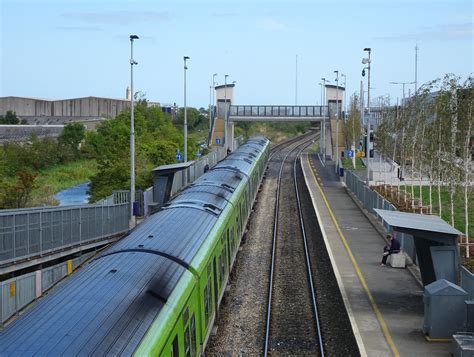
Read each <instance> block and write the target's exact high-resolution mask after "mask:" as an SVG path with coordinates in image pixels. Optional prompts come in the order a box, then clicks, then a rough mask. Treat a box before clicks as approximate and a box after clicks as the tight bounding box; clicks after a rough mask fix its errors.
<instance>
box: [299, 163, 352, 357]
mask: <svg viewBox="0 0 474 357" xmlns="http://www.w3.org/2000/svg"><path fill="white" fill-rule="evenodd" d="M296 173H297V178H298V188H299V192H300V198H301V206H302V211H303V217H304V222H305V231H306V236H307V239H308V250H309V252H310V258H311V265H312V268H313V269H312V271H313V279H314V284H315V288H316V295H317V298H318V310H319V317H320V322H321V326H322V333H323V341H324V346H325V348H324V350H325V353H326V355H328V356H359V355H360V354H359V350H358V348H357V342H356V340H355V337H354V335H353V333H352V327H351V324H350V321H349V317H348V316H347V313H346V309H345V307H344V302H343V300H342V296H341V293H340V291H339V287H338V285H337V280H336V277H335V275H334V271H333V270H332V266H331V261H330V259H329V255H328V252H327V250H326V246H325V244H324V240H323V236H322V234H321V230H320V228H319V224H318V219H317V217H316V213H315V212H314V208H313V203H312V202H311V197H310V195H309V191H308V187H307V186H306V184H305V181H304V177H303V173H302V170H301V165H298V167H297V169H296Z"/></svg>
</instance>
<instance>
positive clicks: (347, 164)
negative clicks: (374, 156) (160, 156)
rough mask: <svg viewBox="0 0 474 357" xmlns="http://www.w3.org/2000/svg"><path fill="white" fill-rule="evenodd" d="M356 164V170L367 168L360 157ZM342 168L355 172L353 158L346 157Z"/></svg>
mask: <svg viewBox="0 0 474 357" xmlns="http://www.w3.org/2000/svg"><path fill="white" fill-rule="evenodd" d="M355 162H356V168H355V169H356V170H363V169H364V168H365V165H364V163H363V162H362V160H361V159H360V157H357V158H356V160H355ZM342 166H343V167H344V168H345V169H348V170H353V169H354V166H353V165H352V158H348V157H344V158H343V159H342Z"/></svg>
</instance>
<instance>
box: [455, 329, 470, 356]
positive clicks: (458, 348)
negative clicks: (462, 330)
mask: <svg viewBox="0 0 474 357" xmlns="http://www.w3.org/2000/svg"><path fill="white" fill-rule="evenodd" d="M453 356H454V357H472V356H474V336H472V335H470V334H459V335H454V336H453Z"/></svg>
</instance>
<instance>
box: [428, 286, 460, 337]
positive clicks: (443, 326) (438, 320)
mask: <svg viewBox="0 0 474 357" xmlns="http://www.w3.org/2000/svg"><path fill="white" fill-rule="evenodd" d="M467 299H468V294H467V292H466V291H465V290H464V289H463V288H461V287H460V286H457V285H455V284H453V283H451V282H449V281H448V280H446V279H440V280H437V281H435V282H433V283H431V284H429V285H426V286H425V291H424V293H423V302H424V306H425V316H424V321H423V332H424V333H425V334H426V335H428V336H429V337H430V338H432V339H440V338H442V339H445V338H451V337H452V336H453V335H454V334H455V333H456V332H459V331H463V330H464V329H465V326H464V324H465V321H466V302H465V301H466V300H467Z"/></svg>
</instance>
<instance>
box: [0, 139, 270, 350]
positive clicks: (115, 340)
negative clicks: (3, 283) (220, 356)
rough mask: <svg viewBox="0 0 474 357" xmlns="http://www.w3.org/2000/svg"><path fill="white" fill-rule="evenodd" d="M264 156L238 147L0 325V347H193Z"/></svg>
mask: <svg viewBox="0 0 474 357" xmlns="http://www.w3.org/2000/svg"><path fill="white" fill-rule="evenodd" d="M268 157H269V141H268V140H267V139H265V138H253V139H250V140H249V141H248V142H247V143H246V144H244V145H242V146H241V147H239V148H238V149H237V150H236V151H235V152H233V153H232V154H231V155H229V156H228V157H227V158H226V159H225V160H223V161H221V162H219V163H218V164H217V165H216V166H215V167H214V168H213V169H211V170H210V171H208V172H207V173H206V174H204V175H203V176H201V177H200V178H199V179H197V180H196V181H195V182H193V183H192V184H191V185H190V186H188V187H187V188H186V189H185V190H183V191H182V192H180V193H179V194H178V195H177V196H176V197H174V198H173V200H171V201H170V202H169V203H167V204H165V205H164V206H163V207H162V208H161V209H160V211H158V212H157V213H155V214H153V215H151V216H150V217H149V218H148V219H146V220H145V221H144V222H143V223H141V224H140V225H139V226H137V227H136V228H135V229H134V230H133V231H131V232H130V233H129V234H128V236H127V237H125V238H123V239H121V240H120V241H119V242H118V243H116V244H114V245H113V246H112V247H110V248H109V249H107V250H106V251H104V252H103V253H102V254H101V255H100V256H99V257H97V258H96V259H95V260H94V261H93V262H91V263H90V264H88V265H87V266H86V267H84V268H83V269H82V270H80V271H79V272H78V273H76V274H75V275H74V276H73V277H72V278H71V279H69V280H68V281H66V282H65V283H63V284H62V285H60V286H59V287H57V288H56V289H55V290H53V291H52V292H51V293H50V294H49V295H48V296H47V297H45V298H44V299H42V300H41V301H39V302H38V303H37V304H36V305H35V306H34V307H33V308H31V309H30V310H29V311H28V312H27V313H25V314H24V315H23V316H21V317H20V318H18V319H17V320H16V321H14V322H13V323H12V324H11V325H10V326H8V327H7V328H5V329H4V330H3V331H0V355H1V356H9V355H21V356H24V355H31V356H33V355H34V356H41V355H48V356H52V355H114V356H115V355H133V354H135V355H153V356H158V355H159V356H198V355H201V354H202V353H203V351H204V348H205V346H206V343H207V341H208V339H209V335H210V332H211V329H212V326H213V324H214V322H215V319H216V314H217V311H218V308H219V304H220V301H221V299H222V297H223V294H224V291H225V287H226V284H227V280H228V278H229V273H230V271H231V269H232V266H233V264H234V260H235V258H236V255H237V251H238V247H239V245H240V241H241V238H242V235H243V234H244V231H245V226H246V224H247V220H248V218H249V215H250V212H251V208H252V205H253V202H254V200H255V197H256V195H257V192H258V187H259V185H260V183H261V181H262V178H263V175H264V172H265V169H266V165H267V161H268Z"/></svg>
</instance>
